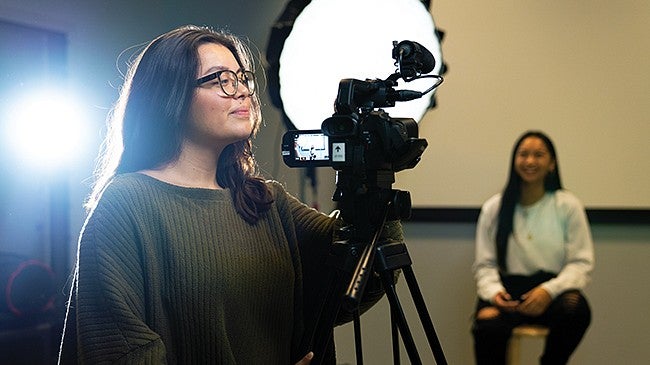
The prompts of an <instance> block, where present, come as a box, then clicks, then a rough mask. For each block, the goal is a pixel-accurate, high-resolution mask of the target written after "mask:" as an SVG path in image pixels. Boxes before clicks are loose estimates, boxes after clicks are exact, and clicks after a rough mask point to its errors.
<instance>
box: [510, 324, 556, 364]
mask: <svg viewBox="0 0 650 365" xmlns="http://www.w3.org/2000/svg"><path fill="white" fill-rule="evenodd" d="M547 335H548V327H545V326H541V325H534V324H522V325H521V326H517V327H515V328H514V329H513V330H512V337H510V342H509V343H508V354H507V355H506V356H507V358H508V364H509V365H519V342H520V341H521V339H522V338H523V337H531V338H534V337H539V338H546V336H547Z"/></svg>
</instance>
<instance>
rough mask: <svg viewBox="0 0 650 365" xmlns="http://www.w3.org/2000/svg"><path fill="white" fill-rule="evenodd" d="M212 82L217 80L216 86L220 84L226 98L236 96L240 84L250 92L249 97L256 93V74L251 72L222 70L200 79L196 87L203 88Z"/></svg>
mask: <svg viewBox="0 0 650 365" xmlns="http://www.w3.org/2000/svg"><path fill="white" fill-rule="evenodd" d="M212 80H215V82H214V83H215V84H219V87H220V88H221V91H223V93H224V95H225V96H235V95H236V94H237V90H238V88H239V83H240V82H241V84H242V85H244V86H245V87H246V90H248V95H249V96H250V95H253V93H255V86H256V82H255V74H254V73H252V72H251V71H246V70H243V71H239V72H235V71H232V70H220V71H217V72H213V73H211V74H209V75H206V76H203V77H201V78H199V79H198V80H196V85H197V86H201V85H203V84H205V83H207V82H209V81H212Z"/></svg>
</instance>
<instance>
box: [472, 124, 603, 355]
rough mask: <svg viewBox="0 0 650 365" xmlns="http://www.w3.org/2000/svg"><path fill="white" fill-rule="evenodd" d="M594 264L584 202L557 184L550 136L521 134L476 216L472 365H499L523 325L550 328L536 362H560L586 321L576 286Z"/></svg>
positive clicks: (579, 336) (588, 317) (586, 307)
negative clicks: (500, 180)
mask: <svg viewBox="0 0 650 365" xmlns="http://www.w3.org/2000/svg"><path fill="white" fill-rule="evenodd" d="M593 266H594V249H593V242H592V238H591V232H590V228H589V223H588V221H587V217H586V214H585V210H584V207H583V205H582V204H581V202H580V201H579V200H578V199H577V198H576V196H575V195H574V194H573V193H571V192H569V191H567V190H564V189H563V188H562V183H561V181H560V172H559V167H558V159H557V155H556V153H555V147H554V146H553V143H552V142H551V140H550V139H549V138H548V137H547V136H546V135H545V134H544V133H542V132H539V131H528V132H526V133H524V134H523V135H522V136H521V137H520V138H519V139H518V140H517V142H516V143H515V146H514V148H513V151H512V159H511V163H510V177H509V180H508V182H507V184H506V187H505V189H504V190H503V192H502V193H499V194H496V195H494V196H493V197H491V198H490V199H489V200H487V201H486V202H485V204H484V205H483V207H482V209H481V214H480V216H479V219H478V224H477V229H476V258H475V261H474V265H473V267H472V269H473V272H474V278H475V280H476V286H477V294H478V303H477V307H476V313H475V320H474V324H473V328H472V333H473V335H474V352H475V356H476V363H477V364H479V365H481V364H504V363H505V358H506V346H507V343H508V340H509V338H510V336H511V333H512V329H513V328H514V327H516V326H518V325H520V324H524V323H532V324H542V325H545V326H548V327H549V330H550V331H549V335H548V337H547V339H546V344H545V348H544V353H543V354H542V356H541V358H540V363H541V364H556V365H557V364H565V363H567V361H568V359H569V357H570V356H571V354H572V353H573V352H574V350H575V349H576V347H577V346H578V344H579V343H580V340H581V339H582V337H583V335H584V333H585V331H586V330H587V327H588V326H589V323H590V322H591V310H590V308H589V305H588V303H587V300H586V299H585V296H584V294H583V293H582V292H581V290H582V289H583V288H584V287H585V286H586V285H587V283H588V282H589V279H590V273H591V271H592V269H593Z"/></svg>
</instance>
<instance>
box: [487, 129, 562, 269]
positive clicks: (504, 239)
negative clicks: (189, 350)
mask: <svg viewBox="0 0 650 365" xmlns="http://www.w3.org/2000/svg"><path fill="white" fill-rule="evenodd" d="M528 137H536V138H539V139H541V140H542V141H543V142H544V144H545V145H546V148H548V151H549V153H550V154H551V158H552V159H553V160H554V161H555V169H554V170H553V171H552V172H550V173H548V174H547V175H546V177H545V179H544V189H545V190H546V191H555V190H558V189H562V182H561V180H560V166H559V162H558V159H557V154H556V153H555V146H554V145H553V142H552V141H551V139H550V138H549V137H548V136H547V135H546V134H544V133H543V132H540V131H534V130H531V131H527V132H525V133H524V134H522V135H521V137H519V139H517V142H515V145H514V147H513V148H512V156H511V158H510V176H509V177H508V182H507V183H506V186H505V188H504V189H503V194H502V197H501V206H500V207H499V221H498V225H497V235H496V245H497V261H498V264H499V268H500V269H501V270H503V271H505V270H506V252H507V248H508V237H509V236H510V234H511V233H512V226H513V216H514V213H515V206H516V205H517V202H518V201H519V198H520V196H521V177H520V176H519V175H518V174H517V172H516V171H515V158H516V155H517V150H518V149H519V146H520V145H521V143H522V142H523V141H524V139H526V138H528Z"/></svg>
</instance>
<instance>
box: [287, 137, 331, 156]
mask: <svg viewBox="0 0 650 365" xmlns="http://www.w3.org/2000/svg"><path fill="white" fill-rule="evenodd" d="M293 142H294V143H293V148H294V152H295V153H294V156H295V159H296V161H327V160H329V158H330V154H329V145H328V140H327V136H325V135H324V134H322V133H309V134H295V135H294V140H293Z"/></svg>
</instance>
